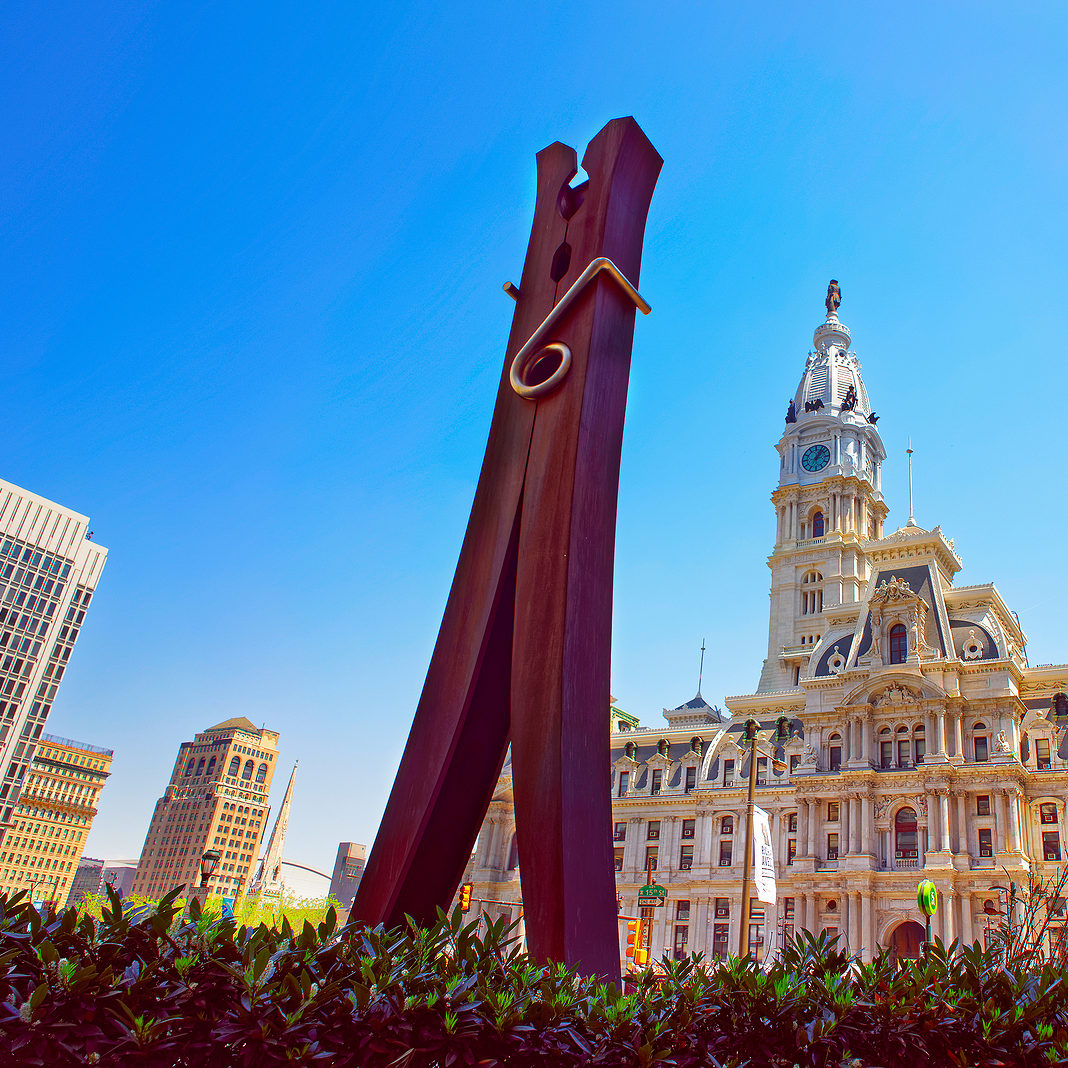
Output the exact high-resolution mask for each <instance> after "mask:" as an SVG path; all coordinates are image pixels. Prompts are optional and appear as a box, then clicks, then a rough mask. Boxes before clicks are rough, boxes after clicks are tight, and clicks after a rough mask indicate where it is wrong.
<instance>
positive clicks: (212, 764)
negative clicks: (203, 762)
mask: <svg viewBox="0 0 1068 1068" xmlns="http://www.w3.org/2000/svg"><path fill="white" fill-rule="evenodd" d="M214 771H215V757H212V758H211V760H209V761H208V774H209V775H211V774H212V773H213V772H214Z"/></svg>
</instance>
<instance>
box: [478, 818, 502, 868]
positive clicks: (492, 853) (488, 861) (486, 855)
mask: <svg viewBox="0 0 1068 1068" xmlns="http://www.w3.org/2000/svg"><path fill="white" fill-rule="evenodd" d="M486 822H487V823H488V824H489V828H488V829H487V832H486V845H485V848H484V850H483V853H482V863H483V867H486V868H497V867H500V865H499V864H497V863H496V860H497V857H496V849H497V837H498V834H499V830H498V829H499V827H500V823H501V821H500V817H498V816H491V817H490V818H489V819H488V820H487V821H486Z"/></svg>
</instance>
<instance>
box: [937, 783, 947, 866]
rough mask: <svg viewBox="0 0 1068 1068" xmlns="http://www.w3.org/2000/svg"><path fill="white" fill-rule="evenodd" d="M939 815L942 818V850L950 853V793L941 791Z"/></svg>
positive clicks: (939, 795)
mask: <svg viewBox="0 0 1068 1068" xmlns="http://www.w3.org/2000/svg"><path fill="white" fill-rule="evenodd" d="M938 814H939V817H940V835H939V837H940V838H941V839H942V850H943V851H944V852H947V853H948V852H949V845H950V843H949V791H948V790H946V791H941V792H939V794H938Z"/></svg>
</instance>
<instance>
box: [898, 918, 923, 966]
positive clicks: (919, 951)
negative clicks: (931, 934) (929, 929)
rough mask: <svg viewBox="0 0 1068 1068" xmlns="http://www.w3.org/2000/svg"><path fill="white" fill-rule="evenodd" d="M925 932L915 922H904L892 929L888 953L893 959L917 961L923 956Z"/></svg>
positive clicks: (920, 925)
mask: <svg viewBox="0 0 1068 1068" xmlns="http://www.w3.org/2000/svg"><path fill="white" fill-rule="evenodd" d="M925 938H926V932H925V931H924V929H923V925H922V924H919V923H917V922H916V921H915V920H906V921H905V922H904V923H899V924H898V925H897V926H896V927H895V928H894V933H893V934H892V935H891V936H890V952H891V953H892V954H893V956H894V958H895V959H898V958H906V959H908V960H918V959H919V958H920V957H921V956H922V955H923V943H924V939H925Z"/></svg>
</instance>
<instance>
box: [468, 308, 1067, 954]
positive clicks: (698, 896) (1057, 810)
mask: <svg viewBox="0 0 1068 1068" xmlns="http://www.w3.org/2000/svg"><path fill="white" fill-rule="evenodd" d="M877 419H878V416H876V415H875V414H873V413H872V410H871V405H870V403H869V399H868V395H867V391H866V389H865V387H864V382H863V380H862V378H861V367H860V363H859V361H858V360H857V358H856V355H855V354H854V353H853V351H852V350H851V346H850V335H849V330H848V329H847V328H846V327H845V326H844V325H843V324H842V323H841V322H840V321H839V320H838V317H837V314H836V308H835V310H834V311H831V312H829V314H828V316H827V319H826V321H824V322H823V323H821V324H820V326H819V327H818V328H817V329H816V332H815V336H814V348H813V350H812V351H811V352H810V353H809V355H808V358H807V361H806V364H805V368H804V372H803V374H802V376H801V382H800V385H799V386H798V388H797V392H796V394H795V395H794V398H793V400H792V401H791V403H790V405H789V409H788V411H787V413H786V423H785V428H784V431H783V433H782V436H781V438H780V439H779V442H778V445H777V450H778V458H779V464H778V472H777V486H776V488H775V490H774V492H773V493H772V498H771V499H772V503H773V505H774V509H775V524H774V528H773V532H774V547H773V550H772V553H771V555H770V557H769V558H768V565H769V568H770V570H771V613H770V624H769V642H768V655H767V659H766V660H765V661H764V665H763V669H762V671H761V672H760V679H759V683H758V685H757V689H756V692H755V693H752V694H748V695H743V696H738V697H729V698H727V699H726V704H727V707H728V714H726V715H724V714H721V713H719V711H718V710H717V709H714V708H712V707H710V706H709V705H708V704H707V702H705V701H704V699H703V698H702V697H701V696H700V694H698V695H697V697H696V698H695V699H694V700H692V701H689V702H687V703H686V704H684V705H682V706H680V707H679V708H675V709H672V710H665V713H664V715H665V719H666V721H667V723H666V726H665V727H654V728H644V727H639V726H637V724H636V723H635V722H634V721H633V720H632V719H631V718H630V717H626V716H623V715H621V714H620V713H619V710H618V709H613V715H612V722H613V734H612V753H611V756H612V792H613V812H614V830H613V836H614V839H615V857H616V869H617V872H618V875H617V886H618V889H619V893H620V903H621V909H622V912H623V914H625V915H626V914H634V913H635V908H636V893H637V889H638V887H639V886H641V885H642V884H643V883H645V881H646V874H647V871H648V868H649V867H650V866H651V867H652V868H653V869H654V871H655V874H656V878H657V880H658V881H659V882H660V883H662V884H663V885H665V886H666V887H667V890H668V896H667V905H666V906H665V907H664V908H661V909H657V910H656V911H655V917H654V920H653V925H652V945H651V949H652V951H653V953H654V955H657V956H658V955H660V954H662V953H664V952H679V953H682V952H687V951H698V950H699V951H702V952H704V953H706V954H725V953H727V952H728V951H729V952H732V953H736V952H737V951H738V947H739V938H740V935H741V931H740V930H739V925H740V922H741V899H740V893H741V877H742V867H741V860H742V848H743V830H744V824H743V820H744V817H745V804H746V787H747V783H748V772H749V763H748V761H749V757H748V753H747V751H743V749H742V748H740V747H739V741H740V740H741V739H742V732H743V729H744V724H745V722H746V721H747V720H748V719H754V720H756V721H757V722H758V723H759V724H760V727H761V732H762V733H761V738H762V739H763V741H762V742H761V745H762V747H763V751H764V752H765V753H766V754H768V755H767V756H764V757H761V758H760V760H759V761H758V767H757V776H758V777H757V804H758V805H759V806H761V807H763V808H764V809H766V810H767V811H768V812H769V813H770V816H771V823H772V832H773V840H774V845H775V853H776V864H777V869H778V899H777V902H776V903H775V904H774V905H773V906H769V907H767V908H766V909H765V908H764V907H762V906H760V905H759V904H758V905H756V906H755V907H754V913H753V916H752V918H751V923H750V929H749V931H748V932H746V941H747V944H748V945H749V947H750V948H751V949H752V951H753V952H754V953H760V954H766V953H768V952H771V951H773V949H774V947H775V945H776V944H778V943H779V940H780V939H781V937H782V934H783V932H784V931H785V932H786V933H792V932H793V931H794V930H795V929H799V928H804V929H806V930H809V931H812V932H819V931H830V932H832V933H835V934H837V935H838V936H839V938H840V939H841V941H842V942H843V943H844V945H845V946H846V947H847V948H848V949H849V950H850V951H851V952H854V953H857V954H859V955H860V956H861V957H863V958H864V959H870V957H871V956H872V954H873V953H874V952H876V951H877V950H878V949H879V948H880V947H887V948H893V949H895V950H896V951H897V952H899V953H901V954H903V955H915V954H916V952H917V951H918V947H919V942H920V940H921V939H922V935H923V931H922V928H921V927H920V925H919V923H917V909H916V901H915V895H916V884H917V881H918V880H919V879H922V878H929V879H931V880H933V881H934V883H935V884H936V885H937V887H938V889H939V891H940V893H941V900H942V904H941V907H940V908H939V910H938V913H937V914H936V916H935V918H934V921H933V925H934V933H935V934H936V935H938V936H939V937H941V938H943V939H944V940H945V941H946V942H948V941H950V940H951V939H953V938H959V939H961V940H963V941H965V942H971V941H973V940H975V939H981V938H983V937H984V933H985V928H986V922H987V919H986V917H987V914H988V912H989V911H990V909H991V908H994V907H996V905H997V900H998V895H997V893H996V891H992V890H991V886H992V885H993V884H996V883H1000V882H1002V881H1004V879H1005V875H1004V873H1003V872H1002V871H1001V869H1002V868H1004V869H1006V870H1007V871H1008V873H1009V874H1008V878H1010V879H1014V880H1015V881H1017V882H1018V883H1024V884H1026V882H1027V874H1028V872H1029V871H1035V872H1037V874H1038V875H1040V876H1043V877H1046V876H1047V875H1049V874H1051V873H1053V872H1054V871H1055V870H1057V869H1058V867H1059V865H1060V864H1061V862H1062V859H1063V858H1064V843H1063V841H1062V834H1063V828H1064V824H1065V819H1066V817H1068V812H1066V808H1065V802H1066V798H1068V665H1066V664H1058V665H1040V666H1031V665H1029V664H1028V662H1027V659H1026V655H1025V652H1024V648H1025V642H1026V639H1025V636H1024V634H1023V633H1022V631H1021V629H1020V625H1019V623H1018V621H1017V619H1016V618H1015V616H1014V615H1013V613H1012V612H1011V611H1010V610H1009V609H1008V607H1007V606H1006V605H1005V603H1004V601H1003V600H1002V598H1001V596H1000V594H999V593H998V591H997V588H996V587H995V586H994V585H993V584H992V583H982V584H979V585H970V586H955V585H954V577H955V576H956V574H957V573H958V572H959V571H960V570H961V567H962V564H961V560H960V557H959V556H958V555H957V552H956V550H955V548H954V545H953V541H952V540H951V539H950V538H948V537H946V535H945V534H944V533H943V532H942V531H941V529H940V528H939V527H935V528H934V529H933V530H925V529H923V528H921V527H919V526H917V525H916V523H915V521H914V520H913V518H912V517H911V516H910V517H909V519H908V521H907V522H906V523H905V524H904V525H902V526H901V527H899V528H898V529H896V530H894V531H892V532H890V533H886V532H885V531H884V529H883V523H884V519H885V517H886V515H887V512H888V509H887V506H886V504H885V503H884V501H883V497H882V492H881V478H880V467H881V464H882V462H883V460H884V458H885V451H884V449H883V446H882V442H881V441H880V438H879V433H878V430H877V427H876V421H877ZM780 725H781V726H782V727H783V728H784V729H785V731H786V733H787V734H788V740H787V741H786V742H785V744H781V743H777V742H776V741H775V735H776V733H777V728H778V727H779V726H780ZM768 756H771V757H772V760H771V762H770V763H771V766H770V767H769V766H768V764H769V761H768ZM510 788H511V787H510V768H509V767H508V766H506V767H505V774H504V775H503V776H502V779H501V782H500V784H499V786H498V790H497V793H496V795H495V797H494V800H493V802H492V804H491V807H490V811H489V814H488V816H487V819H486V822H485V824H484V826H483V828H482V833H481V834H480V836H479V840H478V846H477V849H476V852H475V854H474V856H473V857H472V860H471V863H470V865H469V869H468V873H467V879H468V880H470V881H473V883H474V894H473V896H474V898H475V899H476V900H481V901H487V902H494V901H496V902H505V901H516V900H518V899H519V896H520V887H519V880H518V865H519V863H520V862H521V856H520V855H519V852H518V850H517V848H516V843H515V839H514V821H513V819H512V815H511V806H510V797H511V794H510ZM489 911H490V912H491V913H493V914H497V913H503V912H511V913H513V914H515V913H516V911H517V910H515V909H514V907H510V906H508V907H506V906H503V905H500V906H493V905H491V906H490V908H489ZM1062 913H1063V908H1062V907H1061V906H1058V905H1055V906H1054V914H1055V919H1057V920H1059V919H1060V918H1061V916H1062ZM1057 926H1059V924H1055V925H1054V928H1055V929H1054V932H1053V937H1055V938H1056V937H1059V935H1060V932H1059V931H1057V930H1056V927H1057Z"/></svg>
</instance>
